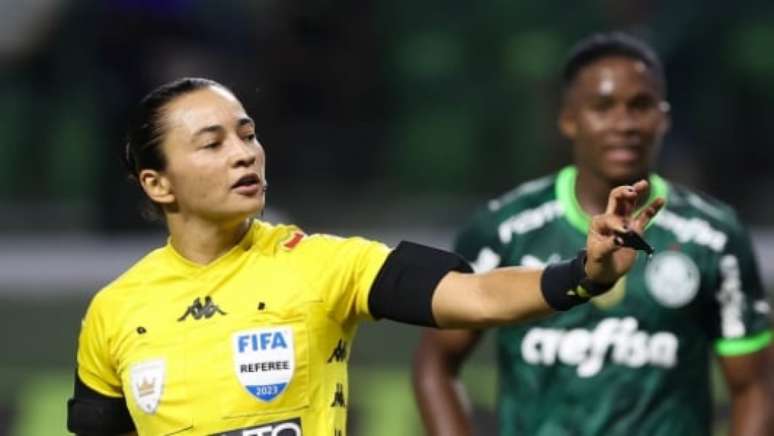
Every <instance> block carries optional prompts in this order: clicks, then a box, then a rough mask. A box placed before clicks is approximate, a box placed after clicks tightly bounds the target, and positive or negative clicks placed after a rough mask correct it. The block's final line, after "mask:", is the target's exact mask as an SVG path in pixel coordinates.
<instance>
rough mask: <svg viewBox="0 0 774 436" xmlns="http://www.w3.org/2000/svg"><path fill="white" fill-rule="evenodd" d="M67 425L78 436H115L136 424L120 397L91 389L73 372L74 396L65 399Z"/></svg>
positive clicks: (129, 429) (131, 429) (127, 431)
mask: <svg viewBox="0 0 774 436" xmlns="http://www.w3.org/2000/svg"><path fill="white" fill-rule="evenodd" d="M67 429H68V430H69V431H70V432H72V433H75V434H76V435H78V436H115V435H119V434H124V433H129V432H131V431H134V430H135V427H134V422H132V417H131V416H130V415H129V410H128V409H127V407H126V402H125V401H124V399H123V398H112V397H108V396H105V395H102V394H100V393H99V392H96V391H94V390H93V389H91V388H90V387H88V386H86V384H85V383H83V381H81V378H80V377H78V375H77V374H76V375H75V389H74V394H73V398H70V400H69V401H68V402H67Z"/></svg>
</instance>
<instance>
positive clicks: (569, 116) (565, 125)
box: [556, 102, 578, 142]
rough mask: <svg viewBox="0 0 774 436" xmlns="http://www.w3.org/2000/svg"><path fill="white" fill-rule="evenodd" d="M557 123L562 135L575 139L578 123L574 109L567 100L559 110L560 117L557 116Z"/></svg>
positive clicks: (571, 139)
mask: <svg viewBox="0 0 774 436" xmlns="http://www.w3.org/2000/svg"><path fill="white" fill-rule="evenodd" d="M556 124H557V127H558V128H559V132H561V134H562V136H564V137H565V138H567V139H568V140H570V141H571V142H572V141H574V140H575V135H576V134H577V132H578V123H577V122H576V121H575V116H574V113H573V111H572V109H571V108H570V107H569V105H568V104H567V103H566V102H565V103H564V104H562V108H561V109H560V110H559V118H557V120H556Z"/></svg>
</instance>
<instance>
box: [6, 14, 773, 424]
mask: <svg viewBox="0 0 774 436" xmlns="http://www.w3.org/2000/svg"><path fill="white" fill-rule="evenodd" d="M0 5H2V6H3V11H4V12H3V14H0V24H2V25H1V26H0V95H1V96H2V98H0V350H2V351H0V435H12V436H38V435H55V434H63V433H64V430H63V428H64V416H65V415H64V413H65V401H66V398H67V397H68V395H69V391H70V389H71V387H70V383H71V377H72V372H73V359H74V350H75V339H76V334H77V331H78V329H79V323H80V317H81V316H82V314H83V312H84V310H85V307H86V304H87V302H88V299H89V298H90V295H91V294H92V293H93V292H95V291H96V290H97V289H99V288H100V287H101V286H103V285H104V284H105V283H107V282H108V281H109V280H110V279H111V278H113V277H114V276H115V275H117V274H118V273H119V272H120V271H121V270H122V269H123V268H125V267H127V266H128V265H130V264H131V263H132V262H133V261H134V260H135V259H137V258H138V257H139V256H140V255H141V254H142V253H143V252H144V251H145V250H147V249H149V248H151V247H154V246H157V245H159V244H161V243H163V241H164V237H163V234H162V231H161V229H160V228H159V226H158V225H154V224H149V223H146V222H144V221H143V220H142V219H141V218H140V215H139V213H138V211H139V209H140V203H141V196H140V194H139V192H138V190H136V189H135V188H134V187H133V186H131V185H130V184H129V183H127V180H126V177H125V175H124V173H123V170H122V168H121V166H120V162H119V159H118V155H119V153H120V152H121V150H122V147H123V134H124V128H125V123H126V118H127V114H128V112H129V110H130V108H131V106H132V105H133V104H134V103H135V102H137V101H138V100H139V99H140V98H141V97H142V95H144V94H145V93H146V92H147V91H148V90H149V89H151V88H152V87H154V86H156V85H158V84H160V83H162V82H164V81H167V80H170V79H172V78H175V77H179V76H184V75H195V76H205V77H211V78H214V79H216V80H219V81H221V82H223V83H225V84H227V85H229V86H231V87H232V88H233V90H234V91H235V92H236V93H237V94H238V95H239V97H240V98H241V99H242V101H243V102H244V103H245V105H246V106H247V107H248V110H249V111H250V112H251V114H252V115H253V117H254V118H255V119H256V122H257V125H258V132H259V137H260V139H261V142H262V143H263V144H264V146H265V147H266V149H267V154H268V175H269V179H270V181H271V191H270V195H269V210H268V211H267V218H268V219H269V220H272V221H283V222H293V223H297V224H299V225H301V226H302V227H304V228H305V229H306V230H307V231H310V232H315V231H325V232H330V233H339V234H345V235H351V234H357V235H363V236H367V237H371V238H376V239H380V240H383V241H385V242H387V243H391V244H392V243H395V242H397V241H398V240H400V239H412V240H415V241H418V242H424V243H429V244H434V245H437V246H441V247H448V246H449V245H450V242H451V238H452V236H453V234H454V230H455V228H457V227H458V226H460V225H461V224H462V223H463V222H464V221H465V220H466V219H467V218H468V217H469V216H470V214H471V213H472V211H473V209H474V208H475V207H477V206H479V205H481V204H483V202H484V201H485V200H486V199H487V198H489V197H492V196H494V195H497V194H499V193H501V192H504V191H506V190H508V189H510V188H511V187H512V186H513V185H515V184H517V183H519V182H522V181H524V180H527V179H529V178H532V177H535V176H538V175H541V174H543V173H546V172H548V171H553V170H554V169H556V168H558V167H559V166H560V165H563V164H565V163H566V162H567V161H568V159H569V153H568V146H567V144H564V143H563V142H562V141H561V140H560V138H559V137H558V135H557V134H556V131H555V128H554V126H555V112H556V108H557V96H558V94H557V84H558V80H557V79H558V73H559V68H560V67H561V64H562V62H563V56H564V53H565V52H566V51H567V50H568V49H569V47H570V46H571V45H572V44H573V43H574V42H575V41H576V40H577V39H578V38H580V37H582V36H585V35H588V34H589V33H592V32H595V31H602V30H613V29H616V30H626V31H629V32H632V33H634V34H636V35H639V36H641V37H643V38H644V39H646V40H648V41H649V42H650V43H652V44H653V45H654V47H655V48H656V49H657V50H658V52H659V53H660V54H661V55H662V57H663V61H664V63H665V66H666V73H667V77H668V81H669V86H668V90H669V96H670V100H671V103H672V110H673V128H672V131H671V132H670V134H669V135H668V136H667V139H666V141H665V144H664V149H663V152H662V156H661V159H660V161H659V169H660V172H661V173H662V174H664V175H665V176H667V177H669V178H671V179H673V180H676V181H679V182H683V183H686V184H688V185H691V186H693V187H696V188H699V189H701V190H705V191H708V192H711V193H712V194H713V195H715V196H717V197H719V198H720V199H722V200H724V201H726V202H728V203H730V204H732V205H733V206H735V207H737V208H738V210H739V211H740V214H741V216H742V218H743V219H744V220H745V221H746V222H748V223H750V224H751V225H752V226H753V234H754V241H755V243H756V247H757V249H758V250H759V254H760V256H761V257H762V258H771V256H774V227H772V223H774V203H773V202H771V201H767V200H768V198H769V197H770V192H772V190H773V189H774V172H772V171H771V168H772V167H774V155H773V154H772V152H771V151H770V145H771V144H770V142H771V138H772V137H773V136H774V123H771V122H770V120H769V118H770V117H769V116H768V115H769V114H770V113H771V103H772V101H774V100H773V99H774V80H772V78H774V57H772V56H771V53H770V51H771V47H774V5H772V3H771V2H769V1H764V0H748V1H745V2H741V3H740V2H736V3H732V2H727V1H720V0H708V1H704V2H701V3H700V4H699V3H696V2H689V1H670V2H666V1H644V0H637V1H626V2H621V1H610V0H597V1H586V2H566V1H559V0H544V1H541V2H518V1H505V0H491V1H480V2H467V1H460V0H451V1H437V0H436V1H408V0H392V1H385V0H381V1H370V2H362V1H355V0H341V1H322V0H320V1H300V0H255V1H240V0H221V1H212V0H210V1H203V0H166V1H155V0H102V1H97V0H80V1H77V2H76V1H65V0H38V1H35V2H25V1H22V0H4V1H0ZM762 267H763V272H764V278H765V280H766V282H767V285H768V287H769V289H771V288H772V285H774V266H772V265H769V264H762ZM417 336H418V331H417V330H416V329H412V328H409V327H404V326H398V325H395V324H389V323H377V324H369V325H366V326H363V328H362V330H361V333H360V335H359V337H358V339H357V340H356V342H355V347H354V350H353V353H352V358H351V362H352V364H351V366H352V374H353V376H352V379H351V398H352V403H351V404H353V407H352V414H351V418H350V428H351V432H350V434H352V435H355V436H357V435H370V436H374V435H375V436H378V435H381V434H387V432H388V431H389V432H390V433H391V434H395V433H396V432H397V434H405V435H412V434H420V433H419V430H418V426H417V425H418V424H417V423H418V418H417V415H416V412H415V408H414V403H413V400H412V399H411V396H410V393H409V392H410V391H409V375H408V372H407V370H408V367H409V364H410V356H411V351H412V348H413V347H414V344H415V343H416V340H417ZM492 357H493V356H492V347H491V344H487V345H485V346H484V347H482V350H480V351H479V352H478V353H477V356H476V359H475V361H474V363H473V365H471V366H469V367H468V369H467V370H466V372H465V377H466V379H467V380H468V386H469V389H470V390H471V394H472V397H473V398H474V400H475V402H476V404H477V418H478V422H479V423H480V428H481V431H482V434H490V433H491V431H492V430H491V428H492V427H491V419H492V404H493V401H494V392H495V384H496V380H495V376H494V372H493V363H492ZM716 387H717V389H718V395H717V397H718V406H717V408H718V414H717V415H718V424H717V428H718V433H719V434H723V426H724V422H725V418H726V414H727V409H726V405H725V402H724V395H723V393H722V391H723V386H722V384H720V383H716ZM385 423H390V424H389V425H387V424H385ZM398 424H399V425H402V426H404V427H402V428H400V429H396V427H394V426H395V425H398ZM396 430H397V431H396Z"/></svg>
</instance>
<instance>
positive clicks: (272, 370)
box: [233, 326, 296, 434]
mask: <svg viewBox="0 0 774 436" xmlns="http://www.w3.org/2000/svg"><path fill="white" fill-rule="evenodd" d="M233 354H234V370H235V371H236V375H237V379H238V380H239V382H240V383H241V384H242V386H244V388H245V389H247V392H249V393H250V394H251V395H253V396H254V397H255V398H257V399H259V400H262V401H272V400H274V399H275V398H276V397H277V396H278V395H280V394H281V393H282V392H283V391H284V390H285V388H287V386H288V384H289V383H290V381H291V380H292V378H293V372H294V370H295V366H296V359H295V352H294V347H293V329H292V328H290V327H289V326H283V327H273V328H265V329H253V330H244V331H240V332H237V333H234V336H233ZM240 434H241V433H240ZM250 434H252V433H250ZM256 434H262V433H256Z"/></svg>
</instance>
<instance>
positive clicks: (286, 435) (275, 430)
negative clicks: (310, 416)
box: [210, 418, 303, 436]
mask: <svg viewBox="0 0 774 436" xmlns="http://www.w3.org/2000/svg"><path fill="white" fill-rule="evenodd" d="M210 436H303V432H302V430H301V418H293V419H288V420H286V421H277V422H270V423H268V424H261V425H259V426H257V427H250V428H240V429H239V430H232V431H227V432H225V433H215V434H212V435H210Z"/></svg>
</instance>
